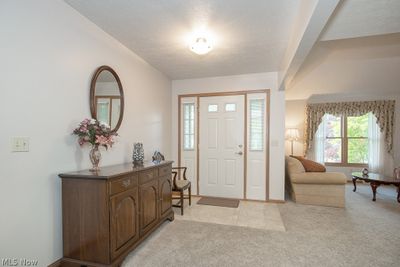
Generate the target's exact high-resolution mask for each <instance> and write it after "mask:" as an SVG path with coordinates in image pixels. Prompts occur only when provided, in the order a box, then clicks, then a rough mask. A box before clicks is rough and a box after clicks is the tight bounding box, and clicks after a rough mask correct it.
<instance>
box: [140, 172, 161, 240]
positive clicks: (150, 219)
mask: <svg viewBox="0 0 400 267" xmlns="http://www.w3.org/2000/svg"><path fill="white" fill-rule="evenodd" d="M139 190H140V213H141V216H140V233H141V234H144V233H146V232H147V231H148V230H150V229H151V228H152V227H153V226H154V225H155V224H157V222H158V218H159V216H158V205H159V194H158V179H155V180H153V181H150V182H148V183H145V184H143V185H140V187H139Z"/></svg>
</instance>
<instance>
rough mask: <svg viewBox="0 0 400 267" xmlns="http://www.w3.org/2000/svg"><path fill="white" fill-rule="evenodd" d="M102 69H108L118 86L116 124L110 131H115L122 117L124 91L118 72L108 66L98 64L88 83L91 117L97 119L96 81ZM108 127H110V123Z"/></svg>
mask: <svg viewBox="0 0 400 267" xmlns="http://www.w3.org/2000/svg"><path fill="white" fill-rule="evenodd" d="M103 71H109V72H110V73H111V74H112V75H113V76H114V78H115V80H116V82H117V84H118V88H119V95H120V111H119V119H118V122H117V124H116V125H115V127H114V128H112V129H111V131H112V132H116V131H117V130H118V129H119V127H120V126H121V123H122V119H123V117H124V102H125V101H124V91H123V88H122V84H121V80H120V79H119V76H118V74H117V73H116V72H115V71H114V70H113V69H112V68H111V67H109V66H106V65H104V66H100V67H99V68H97V69H96V71H95V73H94V75H93V77H92V81H91V83H90V113H91V115H92V118H95V119H96V120H97V101H96V82H97V79H98V77H99V75H100V74H101V73H102V72H103ZM110 127H112V126H111V125H110Z"/></svg>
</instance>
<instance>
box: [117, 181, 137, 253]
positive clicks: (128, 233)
mask: <svg viewBox="0 0 400 267" xmlns="http://www.w3.org/2000/svg"><path fill="white" fill-rule="evenodd" d="M138 210H139V206H138V188H137V187H135V188H132V189H130V190H128V191H125V192H123V193H120V194H118V195H115V196H114V197H112V198H111V257H112V258H113V259H114V258H116V257H117V256H118V255H120V254H121V253H122V252H123V251H124V250H125V249H126V248H127V247H129V246H130V245H132V244H133V243H134V242H135V241H136V240H138V239H139V221H138V218H139V211H138Z"/></svg>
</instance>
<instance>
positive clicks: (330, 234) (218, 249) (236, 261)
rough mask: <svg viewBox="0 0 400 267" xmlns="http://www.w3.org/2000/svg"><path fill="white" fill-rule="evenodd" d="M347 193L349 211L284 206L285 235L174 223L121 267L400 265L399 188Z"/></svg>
mask: <svg viewBox="0 0 400 267" xmlns="http://www.w3.org/2000/svg"><path fill="white" fill-rule="evenodd" d="M351 190H352V186H350V185H348V186H347V188H346V208H345V209H340V208H329V207H318V206H308V205H299V204H295V203H293V202H291V201H289V202H287V203H285V204H281V205H278V206H279V211H280V213H281V216H282V220H283V223H284V225H285V227H286V232H280V231H269V230H259V229H253V228H247V227H239V226H227V225H219V224H211V223H202V222H193V221H183V220H175V221H174V222H172V223H164V225H163V226H162V227H161V228H160V229H159V230H158V231H157V232H155V233H154V234H153V235H152V236H151V237H150V238H149V239H148V240H147V241H145V242H144V243H143V244H142V245H141V246H140V247H138V248H137V249H136V250H135V251H133V252H132V253H131V254H130V255H129V256H128V257H127V258H126V260H125V262H124V264H123V266H124V267H131V266H141V267H142V266H152V267H154V266H219V267H221V266H251V267H253V266H400V204H399V203H398V202H397V201H396V194H397V192H396V189H395V188H394V187H386V186H382V187H380V188H378V194H377V202H372V201H371V196H372V195H371V190H370V187H369V186H368V185H359V186H358V188H357V192H356V193H353V192H352V191H351Z"/></svg>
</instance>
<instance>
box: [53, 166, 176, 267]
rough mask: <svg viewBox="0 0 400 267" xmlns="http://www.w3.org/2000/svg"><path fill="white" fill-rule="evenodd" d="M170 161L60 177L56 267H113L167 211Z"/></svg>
mask: <svg viewBox="0 0 400 267" xmlns="http://www.w3.org/2000/svg"><path fill="white" fill-rule="evenodd" d="M171 168H172V161H164V162H161V163H159V164H154V163H145V164H144V165H143V166H141V167H133V165H132V164H121V165H115V166H109V167H103V168H101V170H100V171H98V172H97V173H93V172H90V171H88V170H85V171H77V172H71V173H63V174H60V175H59V176H60V177H61V178H62V215H63V245H64V257H63V258H62V259H61V263H60V265H61V266H68V267H69V266H71V267H75V266H80V267H83V266H85V267H90V266H96V267H99V266H113V267H114V266H119V265H120V264H121V263H122V261H123V260H124V258H125V257H126V256H127V255H128V254H129V252H130V251H132V250H133V249H134V248H135V247H136V246H137V245H139V243H140V242H142V241H143V240H144V239H145V238H146V237H147V236H148V235H150V234H151V233H152V232H153V231H154V230H155V229H157V227H158V226H159V225H161V224H162V223H163V222H164V221H165V220H167V219H168V220H170V221H173V220H174V213H173V211H172V191H171V189H172V181H171Z"/></svg>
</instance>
